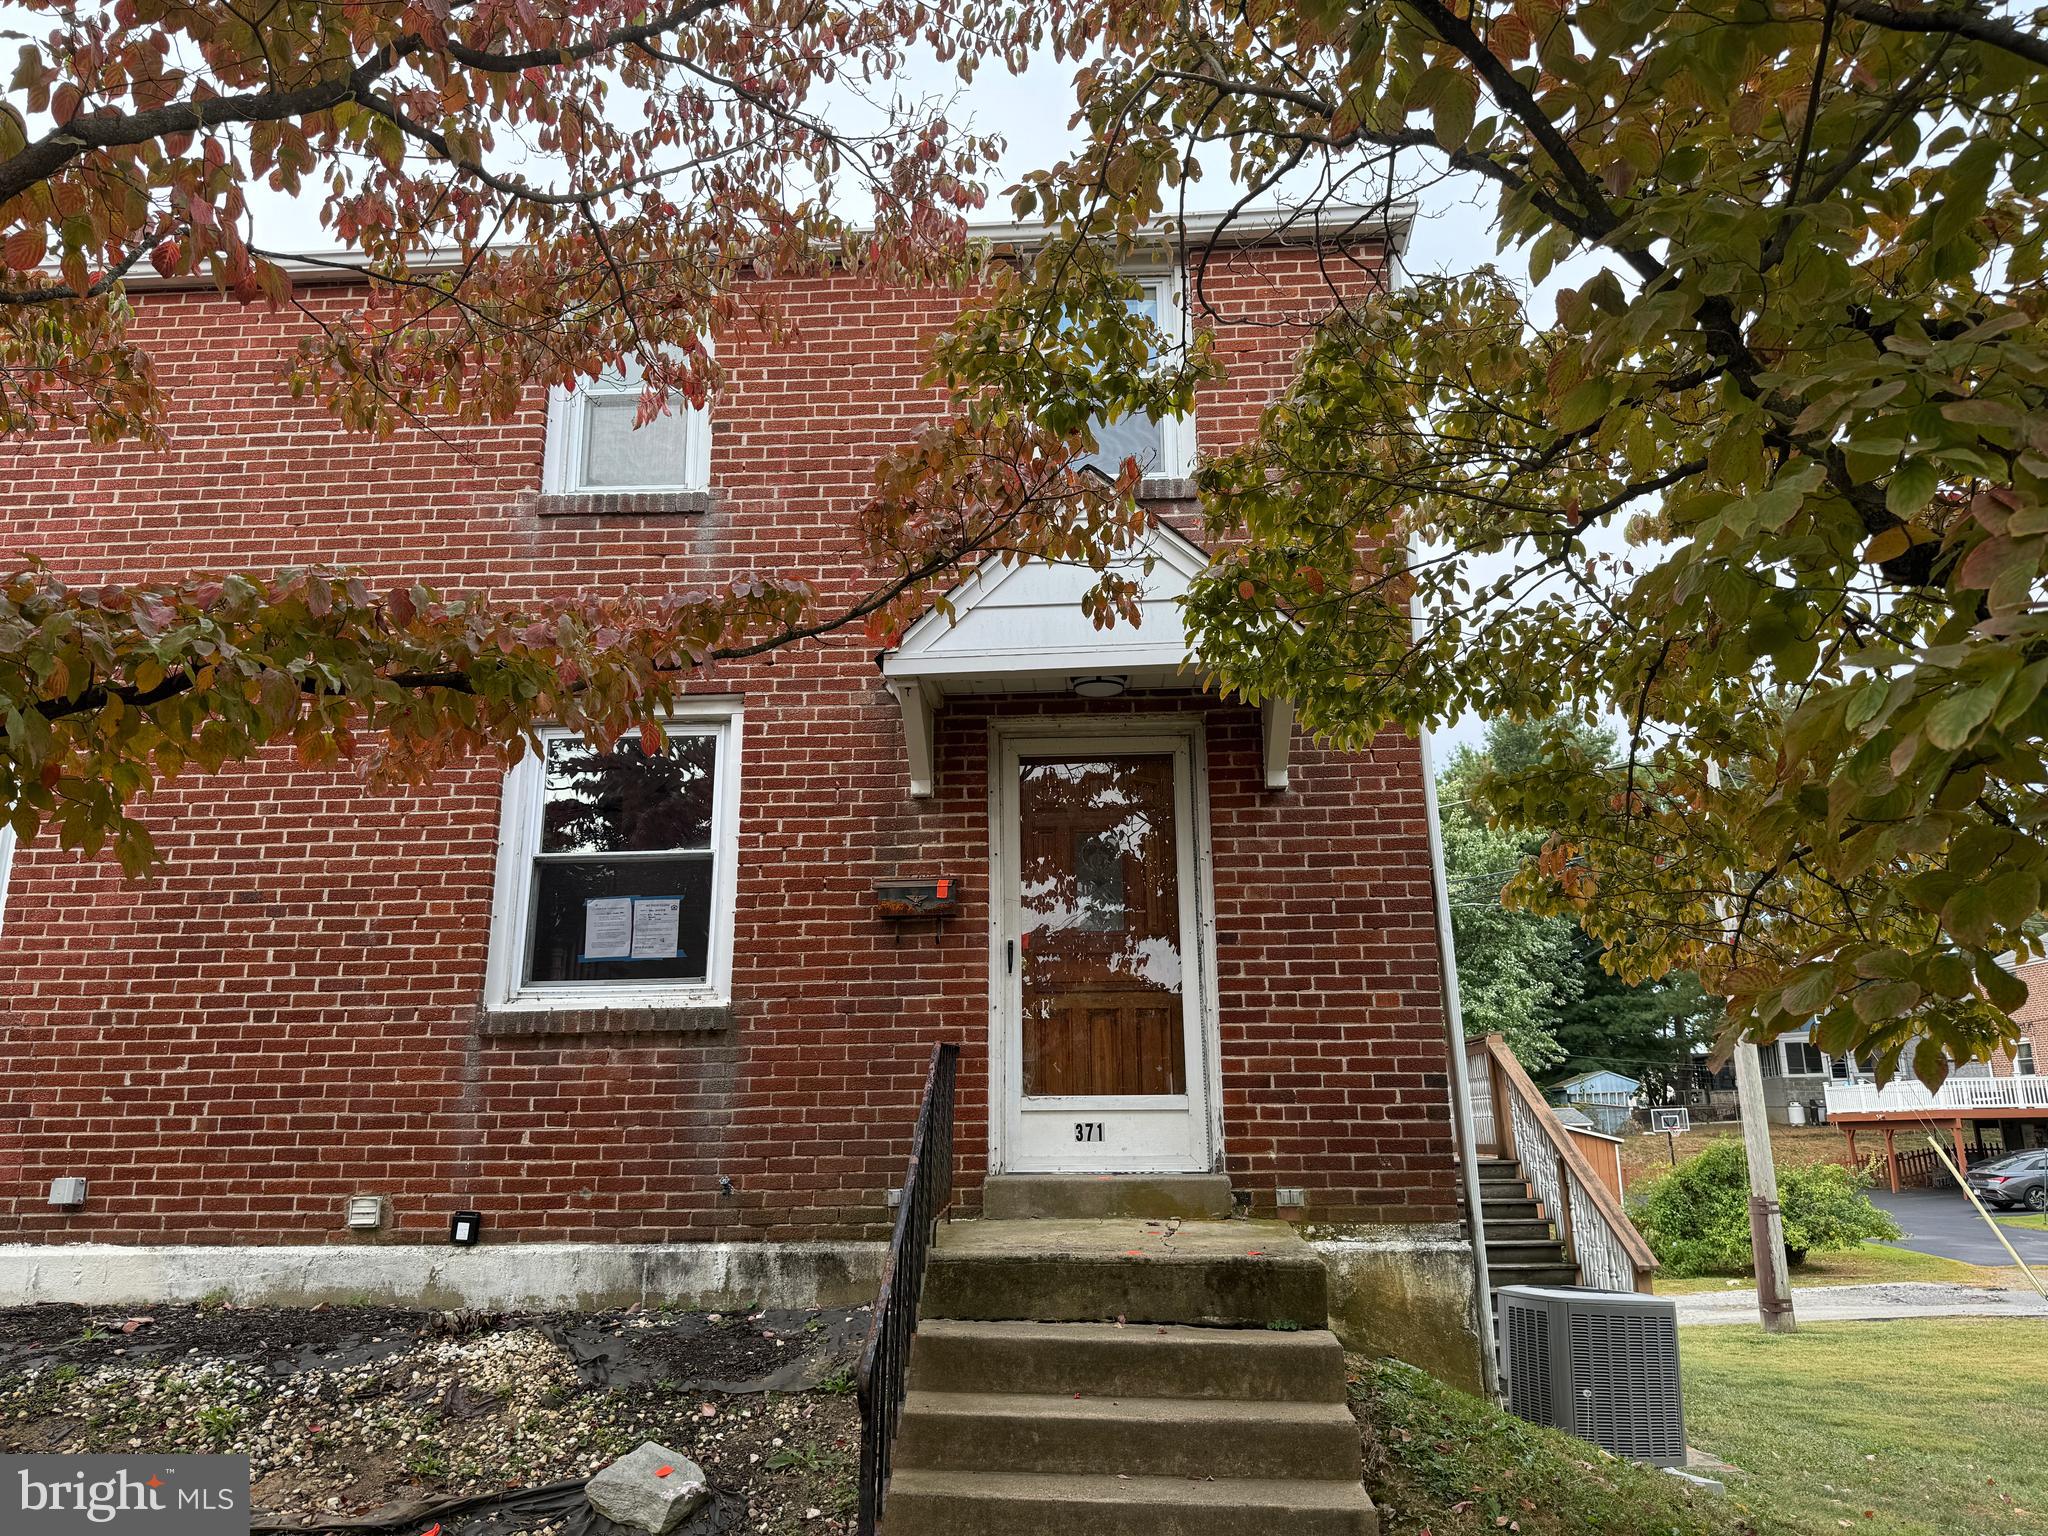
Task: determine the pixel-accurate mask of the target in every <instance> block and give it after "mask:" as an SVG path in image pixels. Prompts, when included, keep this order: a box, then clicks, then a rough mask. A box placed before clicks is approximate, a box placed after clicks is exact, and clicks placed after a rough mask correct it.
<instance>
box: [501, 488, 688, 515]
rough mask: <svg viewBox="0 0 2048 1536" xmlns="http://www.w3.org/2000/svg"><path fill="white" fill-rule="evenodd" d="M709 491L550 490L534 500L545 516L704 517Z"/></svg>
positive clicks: (540, 513) (539, 511)
mask: <svg viewBox="0 0 2048 1536" xmlns="http://www.w3.org/2000/svg"><path fill="white" fill-rule="evenodd" d="M712 506H713V503H712V497H711V492H709V491H567V492H550V493H547V494H544V495H542V496H541V497H540V498H539V500H537V501H536V502H535V503H534V511H535V512H536V513H538V514H539V515H540V516H542V517H701V516H703V515H704V514H705V513H706V512H709V511H711V510H712Z"/></svg>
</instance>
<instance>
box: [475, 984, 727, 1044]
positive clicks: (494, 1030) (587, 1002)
mask: <svg viewBox="0 0 2048 1536" xmlns="http://www.w3.org/2000/svg"><path fill="white" fill-rule="evenodd" d="M732 1024H733V1006H732V1002H731V1000H730V999H725V998H712V997H704V996H695V997H690V996H672V997H664V996H661V995H660V994H648V993H639V994H636V995H633V996H629V997H619V998H607V999H602V1000H600V999H597V998H591V997H577V998H567V997H565V998H562V999H560V1000H559V1001H557V1000H555V999H551V998H550V999H534V998H519V999H515V1000H514V1001H512V1002H509V1003H500V1004H499V1005H497V1006H496V1007H491V1008H485V1009H483V1010H482V1011H481V1012H480V1013H479V1014H478V1016H477V1033H478V1034H480V1035H481V1036H483V1038H484V1039H486V1040H525V1039H533V1038H538V1037H541V1036H550V1035H690V1034H711V1033H715V1032H717V1031H719V1030H723V1029H730V1028H731V1027H732Z"/></svg>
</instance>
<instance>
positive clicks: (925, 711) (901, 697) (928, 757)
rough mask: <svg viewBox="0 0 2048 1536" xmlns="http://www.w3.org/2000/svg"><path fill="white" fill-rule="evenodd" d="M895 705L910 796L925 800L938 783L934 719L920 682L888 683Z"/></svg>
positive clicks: (936, 724)
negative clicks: (899, 714) (908, 770)
mask: <svg viewBox="0 0 2048 1536" xmlns="http://www.w3.org/2000/svg"><path fill="white" fill-rule="evenodd" d="M889 691H890V692H891V693H893V694H894V695H895V696H896V707H897V708H898V709H899V710H901V711H902V714H903V747H904V756H905V757H906V759H907V760H908V762H909V767H910V798H911V799H913V800H929V799H930V798H931V797H932V795H933V793H934V792H935V791H936V789H937V787H938V746H937V743H938V722H937V721H936V720H935V719H934V718H933V714H932V700H931V696H930V694H929V693H927V692H926V691H925V687H924V685H923V684H922V683H918V682H907V683H891V684H889Z"/></svg>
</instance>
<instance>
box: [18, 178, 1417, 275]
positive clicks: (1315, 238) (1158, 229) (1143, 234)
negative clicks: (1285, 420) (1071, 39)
mask: <svg viewBox="0 0 2048 1536" xmlns="http://www.w3.org/2000/svg"><path fill="white" fill-rule="evenodd" d="M1415 211H1416V205H1415V203H1414V201H1413V199H1401V200H1398V201H1393V202H1386V203H1326V204H1322V205H1320V206H1317V207H1315V208H1312V209H1289V208H1251V209H1246V210H1244V211H1242V212H1239V213H1234V214H1233V213H1191V214H1188V215H1187V216H1186V217H1185V218H1161V219H1154V220H1152V221H1150V222H1149V223H1147V224H1146V225H1145V226H1144V227H1143V228H1142V229H1141V230H1140V231H1139V232H1138V239H1139V240H1140V241H1141V242H1142V241H1162V242H1167V243H1171V244H1174V245H1188V246H1197V245H1209V244H1214V245H1216V246H1218V247H1219V248H1222V249H1228V250H1250V249H1255V248H1258V247H1261V246H1280V247H1284V246H1315V245H1321V244H1328V243H1331V242H1340V243H1343V244H1347V245H1369V244H1372V243H1374V242H1381V243H1384V244H1385V245H1386V247H1387V249H1388V250H1389V251H1390V252H1391V253H1392V255H1393V259H1394V261H1395V263H1396V265H1397V266H1398V265H1399V263H1400V261H1401V259H1402V257H1403V256H1404V255H1405V254H1406V253H1407V249H1408V239H1409V235H1410V233H1411V231H1412V230H1413V229H1414V226H1415ZM1052 236H1053V231H1052V230H1051V228H1049V227H1048V226H1047V225H1044V224H1036V223H1024V224H1019V223H1010V222H1003V223H996V222H991V223H986V224H973V223H970V224H969V225H968V226H967V238H968V240H969V241H970V242H972V243H977V244H982V245H986V246H988V247H989V248H990V249H991V250H992V251H993V252H994V253H996V254H998V255H1001V254H1016V253H1021V252H1024V251H1028V250H1031V249H1034V248H1035V247H1037V246H1040V245H1043V244H1045V243H1046V242H1047V241H1049V240H1050V239H1051V238H1052ZM502 249H503V250H505V251H508V252H509V251H516V250H517V249H518V247H517V246H505V247H503V248H502ZM271 259H272V260H273V261H274V262H275V264H276V265H277V266H278V267H280V268H281V269H282V270H283V271H284V272H285V273H286V274H287V275H288V276H289V277H290V278H291V279H292V280H293V281H294V282H296V283H301V284H312V283H366V282H369V281H371V280H373V278H374V277H375V275H376V274H375V272H374V270H373V268H372V265H371V262H370V259H369V258H368V257H367V256H365V255H363V254H362V253H361V252H360V251H333V252H324V253H323V252H318V251H306V252H300V253H297V254H293V255H285V256H277V257H273V258H271ZM470 259H471V258H468V257H465V256H463V255H462V254H461V253H460V252H456V251H450V252H446V253H443V254H439V255H435V254H428V255H424V256H421V257H419V258H417V259H415V260H414V261H413V262H412V264H411V266H410V268H409V270H410V271H411V272H412V273H413V274H414V275H416V276H426V275H430V274H433V273H438V272H455V271H459V270H460V269H461V268H462V267H463V266H464V265H466V264H467V262H468V261H469V260H470ZM44 271H45V272H46V273H47V274H49V275H51V276H55V275H56V266H55V264H54V263H45V264H44ZM122 286H123V287H124V288H126V289H128V290H129V291H130V292H155V293H172V292H177V291H179V290H183V289H201V288H206V289H211V288H214V287H216V286H217V285H216V284H215V282H214V280H213V278H212V276H211V275H210V274H208V273H204V272H193V273H183V274H180V275H178V276H175V277H163V276H160V275H158V274H157V273H155V272H153V271H149V270H147V269H145V270H143V271H139V272H131V273H129V274H128V276H127V277H125V278H124V279H122Z"/></svg>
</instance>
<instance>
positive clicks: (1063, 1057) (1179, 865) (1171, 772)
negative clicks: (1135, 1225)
mask: <svg viewBox="0 0 2048 1536" xmlns="http://www.w3.org/2000/svg"><path fill="white" fill-rule="evenodd" d="M1192 748H1193V741H1192V739H1191V737H1190V736H1188V735H1186V734H1180V733H1175V734H1160V735H1156V736H1153V735H1135V734H1127V735H1120V736H1119V735H1108V736H1096V735H1092V734H1074V733H1065V734H1061V735H1045V736H1041V735H1029V736H1026V735H1018V736H1013V737H1009V738H1006V739H1005V740H1004V742H1003V750H1002V751H1001V752H1000V753H998V754H997V755H996V762H997V763H998V772H999V773H1000V774H1001V775H1002V777H1001V781H1000V786H999V789H1000V792H999V794H998V796H997V804H996V814H997V827H996V832H997V835H998V837H999V838H1000V839H1001V848H1000V855H999V858H998V869H999V872H1000V878H1001V880H1002V889H1000V890H999V891H998V892H997V897H998V901H997V926H998V935H997V937H998V943H997V946H996V950H997V953H996V955H995V957H994V960H995V965H996V971H997V974H996V976H995V983H996V985H995V997H996V1001H997V1009H996V1012H997V1035H998V1039H997V1042H996V1046H997V1050H998V1053H999V1054H998V1060H999V1062H1000V1063H1001V1065H1002V1071H1001V1078H1002V1081H1003V1099H1004V1104H1005V1114H1004V1120H1003V1127H1002V1130H1003V1138H1002V1142H1001V1144H1000V1145H999V1147H998V1149H997V1150H998V1158H997V1161H998V1165H999V1166H1000V1167H1002V1168H1004V1169H1007V1170H1009V1171H1013V1172H1031V1173H1047V1172H1098V1173H1158V1172H1204V1171H1207V1170H1208V1169H1209V1168H1210V1166H1211V1165H1212V1162H1213V1133H1212V1130H1211V1124H1210V1084H1209V1070H1208V1051H1207V1049H1206V1045H1207V1039H1206V1035H1205V1025H1206V1018H1207V1010H1206V1008H1205V1007H1204V1002H1205V998H1204V993H1203V971H1204V967H1203V955H1202V949H1201V942H1202V923H1201V912H1202V905H1201V904H1202V895H1203V886H1204V882H1203V880H1202V876H1201V871H1200V868H1199V866H1198V864H1197V848H1198V846H1199V841H1200V840H1199V839H1198V835H1197V834H1198V833H1199V832H1200V831H1201V830H1202V829H1200V828H1198V827H1197V825H1196V796H1195V793H1194V753H1193V750H1192Z"/></svg>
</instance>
